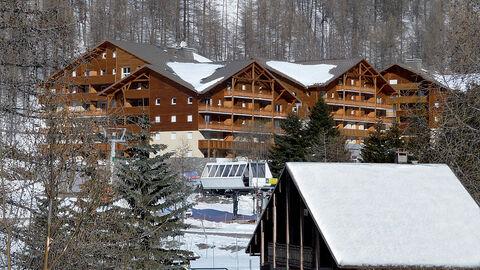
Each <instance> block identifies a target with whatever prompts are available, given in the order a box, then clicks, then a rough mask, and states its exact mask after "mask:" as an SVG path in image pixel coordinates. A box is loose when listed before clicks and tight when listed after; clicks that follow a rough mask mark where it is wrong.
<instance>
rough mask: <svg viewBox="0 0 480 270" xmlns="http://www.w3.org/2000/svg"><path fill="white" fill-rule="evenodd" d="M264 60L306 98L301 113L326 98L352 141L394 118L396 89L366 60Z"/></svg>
mask: <svg viewBox="0 0 480 270" xmlns="http://www.w3.org/2000/svg"><path fill="white" fill-rule="evenodd" d="M263 63H264V64H265V66H266V67H267V68H268V69H269V70H270V71H271V72H272V73H273V74H274V75H275V76H276V77H277V78H278V79H279V80H280V81H281V82H282V83H284V84H285V85H287V87H288V88H289V89H290V90H291V91H293V92H294V93H295V94H296V95H297V97H299V99H301V100H302V101H303V104H302V105H303V106H302V112H301V115H302V116H306V115H308V114H309V112H310V110H311V108H312V107H313V106H314V104H315V102H316V101H317V99H318V98H319V97H323V99H324V100H325V102H326V103H327V104H328V105H329V108H330V111H331V113H332V116H333V118H334V120H335V123H336V126H337V128H338V129H339V130H340V132H341V133H342V134H343V135H345V136H346V137H347V142H349V143H356V144H359V143H361V142H362V140H363V138H365V137H367V136H368V132H369V131H371V130H374V124H375V123H376V122H378V121H382V122H383V123H384V124H385V128H388V126H390V125H391V124H392V123H393V120H394V119H395V114H394V112H393V107H392V105H391V104H389V103H388V102H387V100H388V98H389V97H390V96H392V95H394V94H395V90H394V89H393V88H392V87H391V86H390V85H389V84H388V83H387V81H386V79H385V78H383V76H382V75H381V74H379V73H378V72H377V71H376V70H375V69H374V68H373V67H372V66H371V65H370V64H369V63H368V62H367V61H366V60H365V59H348V60H323V61H309V62H296V63H286V62H279V61H264V62H263ZM309 73H310V74H309ZM309 75H310V76H309Z"/></svg>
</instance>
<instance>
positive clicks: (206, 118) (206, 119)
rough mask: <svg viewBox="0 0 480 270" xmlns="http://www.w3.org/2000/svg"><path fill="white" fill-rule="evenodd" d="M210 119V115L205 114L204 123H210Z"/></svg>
mask: <svg viewBox="0 0 480 270" xmlns="http://www.w3.org/2000/svg"><path fill="white" fill-rule="evenodd" d="M211 121H212V119H211V118H210V115H208V114H207V115H205V123H210V122H211Z"/></svg>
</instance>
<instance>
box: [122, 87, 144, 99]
mask: <svg viewBox="0 0 480 270" xmlns="http://www.w3.org/2000/svg"><path fill="white" fill-rule="evenodd" d="M125 97H126V98H148V97H150V91H149V90H147V89H142V90H128V91H125Z"/></svg>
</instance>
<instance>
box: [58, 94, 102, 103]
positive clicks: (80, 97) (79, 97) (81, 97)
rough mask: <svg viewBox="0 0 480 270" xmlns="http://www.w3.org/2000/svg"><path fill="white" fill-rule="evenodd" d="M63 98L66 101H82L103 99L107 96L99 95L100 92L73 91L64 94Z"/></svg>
mask: <svg viewBox="0 0 480 270" xmlns="http://www.w3.org/2000/svg"><path fill="white" fill-rule="evenodd" d="M62 98H63V99H64V101H65V102H82V101H103V100H107V97H104V96H99V95H98V93H71V94H63V95H62Z"/></svg>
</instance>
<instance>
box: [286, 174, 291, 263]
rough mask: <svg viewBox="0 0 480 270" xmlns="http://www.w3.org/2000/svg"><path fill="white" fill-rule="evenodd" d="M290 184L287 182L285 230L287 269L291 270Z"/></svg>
mask: <svg viewBox="0 0 480 270" xmlns="http://www.w3.org/2000/svg"><path fill="white" fill-rule="evenodd" d="M289 187H290V182H288V181H287V192H285V219H286V230H285V233H286V235H285V239H286V242H287V243H286V246H287V264H286V269H287V270H290V200H289V198H288V197H289V195H290V192H289V191H290V189H289Z"/></svg>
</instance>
